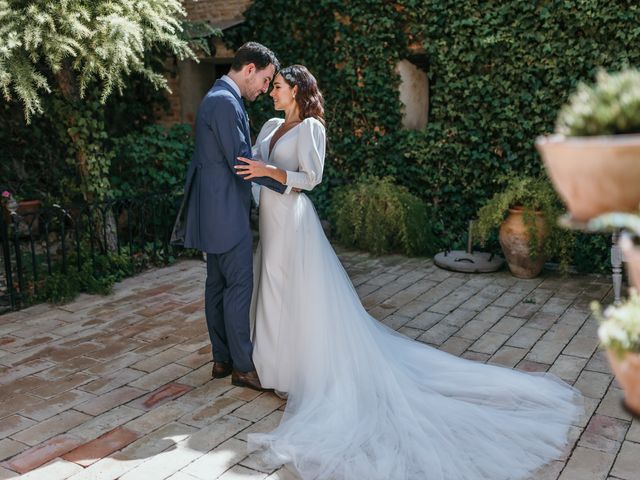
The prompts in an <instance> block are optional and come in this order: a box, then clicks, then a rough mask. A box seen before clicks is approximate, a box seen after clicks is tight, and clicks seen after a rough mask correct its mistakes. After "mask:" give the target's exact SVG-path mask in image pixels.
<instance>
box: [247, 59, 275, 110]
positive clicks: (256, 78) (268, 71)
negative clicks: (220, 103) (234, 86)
mask: <svg viewBox="0 0 640 480" xmlns="http://www.w3.org/2000/svg"><path fill="white" fill-rule="evenodd" d="M275 71H276V68H275V67H274V66H273V65H269V66H267V67H265V68H263V69H262V70H258V69H257V68H256V67H255V65H253V64H249V65H247V76H246V77H245V78H246V88H245V92H244V93H245V94H244V95H243V96H244V98H245V99H247V100H249V101H250V102H253V101H254V100H255V99H256V98H258V96H259V95H260V94H263V93H266V92H267V90H268V89H269V84H270V83H271V80H272V79H273V74H274V73H275Z"/></svg>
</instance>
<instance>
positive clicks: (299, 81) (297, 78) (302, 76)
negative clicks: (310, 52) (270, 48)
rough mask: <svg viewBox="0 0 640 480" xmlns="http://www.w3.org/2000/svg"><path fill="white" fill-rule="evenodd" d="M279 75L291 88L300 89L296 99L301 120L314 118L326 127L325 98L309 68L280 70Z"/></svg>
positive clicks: (296, 66) (297, 67)
mask: <svg viewBox="0 0 640 480" xmlns="http://www.w3.org/2000/svg"><path fill="white" fill-rule="evenodd" d="M278 74H280V76H282V78H283V79H284V81H285V82H287V84H288V85H289V86H290V87H291V88H293V87H298V93H297V94H296V97H295V99H296V103H297V104H298V107H299V108H300V117H301V118H300V119H301V120H304V119H305V118H309V117H313V118H315V119H316V120H319V121H320V122H321V123H322V124H323V125H324V124H325V122H324V98H322V93H320V90H318V82H317V81H316V79H315V77H314V76H313V75H311V72H310V71H309V70H307V67H305V66H303V65H291V66H289V67H286V68H283V69H282V70H280V71H279V72H278Z"/></svg>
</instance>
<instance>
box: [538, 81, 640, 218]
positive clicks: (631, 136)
mask: <svg viewBox="0 0 640 480" xmlns="http://www.w3.org/2000/svg"><path fill="white" fill-rule="evenodd" d="M536 147H537V148H538V150H539V152H540V153H541V155H542V159H543V161H544V164H545V167H546V169H547V172H548V173H549V177H550V178H551V181H552V182H553V184H554V186H555V187H556V189H557V190H558V193H559V194H560V196H561V197H562V199H563V200H564V201H565V203H566V205H567V208H568V210H569V212H570V213H571V215H572V217H573V218H574V219H575V220H578V221H587V220H589V219H591V218H593V217H595V216H597V215H599V214H602V213H605V212H616V211H617V212H630V211H634V210H637V209H638V205H639V204H640V188H638V185H640V71H638V70H632V69H628V70H624V71H622V72H618V73H614V74H608V73H606V72H604V71H601V72H599V73H598V75H597V79H596V83H595V85H586V84H580V85H579V86H578V88H577V90H576V92H575V93H574V94H573V95H572V96H571V98H570V100H569V102H568V104H567V105H565V106H564V107H563V108H562V109H561V110H560V113H559V115H558V119H557V122H556V135H552V136H548V137H540V138H538V140H537V141H536Z"/></svg>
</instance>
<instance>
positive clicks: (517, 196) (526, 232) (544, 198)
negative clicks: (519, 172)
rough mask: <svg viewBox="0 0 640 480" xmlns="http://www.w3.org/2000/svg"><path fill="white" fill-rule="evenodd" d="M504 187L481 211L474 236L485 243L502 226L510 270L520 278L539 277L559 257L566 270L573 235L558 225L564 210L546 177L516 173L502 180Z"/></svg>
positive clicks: (474, 226)
mask: <svg viewBox="0 0 640 480" xmlns="http://www.w3.org/2000/svg"><path fill="white" fill-rule="evenodd" d="M501 182H503V183H505V188H504V189H503V190H502V191H500V192H498V193H496V194H495V195H494V196H493V197H492V198H491V199H490V200H489V201H488V202H487V203H486V204H485V205H484V206H483V207H482V208H480V210H478V215H477V216H478V219H477V220H476V221H475V222H474V223H473V236H474V237H475V238H477V239H478V240H479V242H480V243H481V244H485V243H486V241H487V240H488V239H489V236H490V235H491V233H492V232H493V231H494V230H495V229H496V228H499V236H498V238H499V241H500V246H501V247H502V251H503V253H504V256H505V259H506V260H507V264H508V265H509V270H511V273H512V274H513V275H514V276H516V277H519V278H533V277H535V276H537V275H538V274H539V273H540V271H541V270H542V267H543V266H544V262H545V261H546V259H547V258H548V257H550V256H553V255H556V254H557V255H558V257H559V258H560V266H561V269H562V270H566V269H567V267H568V265H569V260H570V258H571V252H572V250H573V234H572V233H571V232H568V231H566V230H562V229H561V228H559V227H558V226H557V224H556V220H557V217H558V216H559V215H560V214H561V213H562V210H561V208H560V202H559V199H558V197H557V195H556V193H555V192H554V190H553V188H552V187H551V184H550V183H549V182H548V180H547V179H546V178H543V177H530V176H516V175H515V174H511V175H508V176H505V177H503V178H502V179H501Z"/></svg>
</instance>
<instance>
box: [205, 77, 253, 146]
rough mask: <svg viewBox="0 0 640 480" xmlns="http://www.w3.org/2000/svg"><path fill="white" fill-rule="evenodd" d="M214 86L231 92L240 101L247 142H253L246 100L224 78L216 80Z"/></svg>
mask: <svg viewBox="0 0 640 480" xmlns="http://www.w3.org/2000/svg"><path fill="white" fill-rule="evenodd" d="M213 88H222V89H224V90H226V91H227V92H231V94H232V95H233V98H235V99H236V102H238V106H239V107H240V110H242V113H243V121H242V126H243V128H244V134H245V137H246V139H247V143H249V144H251V131H250V129H249V115H247V110H246V109H245V108H244V102H243V101H242V98H241V97H240V96H239V95H238V94H237V93H236V91H235V90H234V89H233V87H232V86H231V85H229V84H228V83H227V82H225V81H224V80H220V79H218V80H216V82H215V83H214V84H213Z"/></svg>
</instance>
